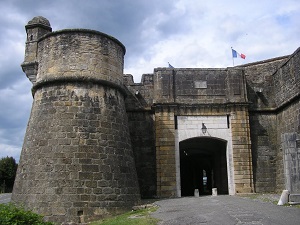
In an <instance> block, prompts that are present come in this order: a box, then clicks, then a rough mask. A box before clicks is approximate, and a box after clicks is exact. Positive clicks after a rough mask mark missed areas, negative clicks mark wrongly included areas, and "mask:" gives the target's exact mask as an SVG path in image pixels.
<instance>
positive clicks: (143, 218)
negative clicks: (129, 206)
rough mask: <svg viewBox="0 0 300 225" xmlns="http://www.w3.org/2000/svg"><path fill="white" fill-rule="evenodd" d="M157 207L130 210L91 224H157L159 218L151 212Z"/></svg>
mask: <svg viewBox="0 0 300 225" xmlns="http://www.w3.org/2000/svg"><path fill="white" fill-rule="evenodd" d="M157 208H158V207H157V206H153V207H150V208H146V209H141V210H136V211H130V212H127V213H124V214H122V215H119V216H115V217H112V218H108V219H104V220H100V221H95V222H92V223H90V225H100V224H101V225H156V224H157V222H158V221H159V220H158V219H155V218H151V217H150V213H151V212H155V211H156V210H157Z"/></svg>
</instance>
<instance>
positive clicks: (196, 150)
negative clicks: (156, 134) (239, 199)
mask: <svg viewBox="0 0 300 225" xmlns="http://www.w3.org/2000/svg"><path fill="white" fill-rule="evenodd" d="M229 121H230V118H229V117H228V116H177V130H176V132H175V158H176V190H177V196H178V197H181V196H182V194H183V195H190V194H187V193H182V186H181V182H182V181H184V179H185V178H184V176H185V175H184V174H183V175H181V173H182V172H183V173H186V171H185V170H184V169H183V171H181V169H182V168H184V167H181V164H182V163H187V164H188V163H194V164H197V160H198V164H200V165H204V166H203V168H204V167H206V170H205V169H204V170H205V172H206V173H208V174H210V173H211V172H213V171H214V170H216V171H218V173H219V174H218V175H217V174H215V175H213V176H215V177H216V178H215V180H212V179H211V181H210V182H211V183H209V184H207V185H209V186H207V189H208V188H210V187H212V186H213V183H212V182H213V181H214V182H217V183H218V186H219V187H220V188H221V190H219V191H218V192H219V193H223V194H230V195H234V194H235V184H234V168H233V149H232V133H231V127H230V126H229ZM203 123H204V124H205V126H206V127H207V132H206V133H203V132H202V130H201V127H202V124H203ZM189 148H191V149H193V154H194V157H193V161H195V160H196V161H195V162H191V161H190V162H188V161H187V162H185V161H181V158H182V157H181V155H182V154H184V150H185V149H189ZM218 157H221V158H220V159H218ZM218 162H219V163H220V162H222V165H223V166H222V168H226V170H225V171H226V174H225V173H224V172H223V174H222V172H220V171H221V170H220V168H219V167H216V166H215V164H216V163H218ZM224 164H225V165H224ZM197 168H198V167H197V166H196V167H193V169H196V170H198V171H199V168H198V169H197ZM209 176H211V175H209ZM181 177H183V180H182V179H181ZM197 179H199V178H197ZM224 182H227V185H226V184H224ZM188 189H190V188H188ZM210 189H211V188H210ZM184 191H185V190H183V192H184ZM210 191H211V190H208V192H206V193H210ZM188 193H190V191H188ZM203 194H205V192H203Z"/></svg>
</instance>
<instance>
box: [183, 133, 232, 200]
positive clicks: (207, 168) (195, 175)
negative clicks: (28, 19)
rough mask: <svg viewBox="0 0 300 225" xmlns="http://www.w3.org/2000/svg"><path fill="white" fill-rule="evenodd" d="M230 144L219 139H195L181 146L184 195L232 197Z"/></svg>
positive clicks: (184, 142) (188, 140) (185, 141)
mask: <svg viewBox="0 0 300 225" xmlns="http://www.w3.org/2000/svg"><path fill="white" fill-rule="evenodd" d="M226 145H227V142H226V141H224V140H221V139H216V138H206V137H205V138H203V137H199V138H191V139H187V140H184V141H181V142H180V143H179V149H180V177H181V180H180V181H181V196H193V195H194V191H195V189H198V190H199V194H200V195H210V194H211V193H212V188H217V190H218V194H228V177H227V161H226Z"/></svg>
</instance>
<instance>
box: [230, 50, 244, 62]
mask: <svg viewBox="0 0 300 225" xmlns="http://www.w3.org/2000/svg"><path fill="white" fill-rule="evenodd" d="M231 50H232V57H233V58H237V56H239V57H241V58H242V59H245V58H246V55H244V54H243V53H241V54H240V53H238V52H237V51H236V50H234V49H233V48H231Z"/></svg>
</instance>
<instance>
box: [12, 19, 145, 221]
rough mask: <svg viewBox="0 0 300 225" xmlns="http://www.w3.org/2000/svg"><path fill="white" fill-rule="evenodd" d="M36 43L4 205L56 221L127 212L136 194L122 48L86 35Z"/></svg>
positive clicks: (51, 36)
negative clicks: (23, 125) (15, 166)
mask: <svg viewBox="0 0 300 225" xmlns="http://www.w3.org/2000/svg"><path fill="white" fill-rule="evenodd" d="M32 26H33V25H32ZM28 29H29V28H28ZM37 46H38V48H37V56H36V60H37V61H38V65H39V67H38V75H37V77H36V82H35V83H34V86H33V95H34V102H33V106H32V111H31V116H30V119H29V123H28V127H27V131H26V136H25V140H24V145H23V150H22V154H21V158H20V163H19V170H18V175H17V178H16V182H15V187H14V191H13V195H12V200H13V201H15V202H18V203H20V204H24V206H25V207H26V208H29V209H32V210H34V211H35V212H37V213H41V214H43V215H45V218H46V219H47V220H50V221H55V222H58V223H64V222H72V223H75V224H77V223H81V222H87V221H90V220H93V219H97V218H102V217H104V216H107V215H109V214H114V213H116V212H120V211H124V210H126V209H130V208H131V207H132V206H133V205H136V204H137V203H138V202H139V199H140V193H139V187H138V181H137V176H136V169H135V163H134V158H133V153H132V148H131V141H130V134H129V130H128V123H127V115H126V111H125V102H124V97H125V90H124V88H123V86H122V85H123V77H122V74H123V71H122V70H123V56H124V53H125V49H124V46H123V45H122V44H121V43H120V42H118V41H117V40H116V39H114V38H111V37H109V36H108V35H105V34H102V33H100V32H94V31H88V30H64V31H59V32H55V33H48V34H47V35H46V36H44V37H42V38H40V39H38V40H37ZM27 50H28V51H31V50H32V49H31V50H30V49H27ZM26 59H28V57H27V58H26ZM95 203H98V204H95Z"/></svg>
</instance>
